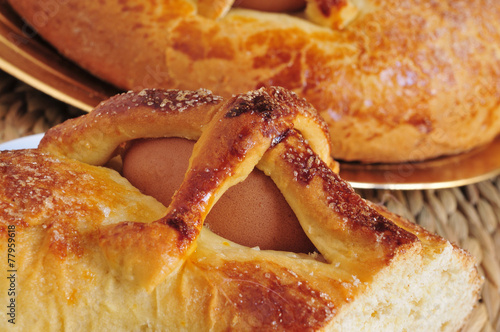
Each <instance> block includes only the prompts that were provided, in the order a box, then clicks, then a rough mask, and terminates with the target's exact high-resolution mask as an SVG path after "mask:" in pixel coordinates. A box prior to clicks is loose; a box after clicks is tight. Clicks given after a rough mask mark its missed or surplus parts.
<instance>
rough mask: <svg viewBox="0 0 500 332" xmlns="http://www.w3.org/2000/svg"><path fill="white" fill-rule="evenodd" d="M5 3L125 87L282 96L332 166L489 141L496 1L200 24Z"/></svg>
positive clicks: (150, 7)
mask: <svg viewBox="0 0 500 332" xmlns="http://www.w3.org/2000/svg"><path fill="white" fill-rule="evenodd" d="M11 3H12V6H13V7H14V8H15V9H16V10H17V11H18V12H20V13H21V15H23V16H24V18H25V19H26V20H27V21H28V22H30V23H31V24H32V25H33V26H34V27H35V29H37V30H38V31H39V32H40V33H41V34H42V36H43V37H44V38H46V39H47V40H48V41H49V42H50V43H51V44H53V45H55V46H56V47H57V49H58V50H59V51H60V52H61V53H63V54H64V55H66V56H68V57H69V58H71V59H73V60H74V61H76V62H77V63H78V64H80V65H81V66H83V67H84V68H86V69H88V70H90V71H91V72H92V73H94V74H96V75H97V76H99V77H101V78H103V79H105V80H107V81H110V82H112V83H113V84H115V85H117V86H119V87H122V88H125V89H132V88H133V89H141V88H143V87H161V88H179V89H198V88H200V87H204V88H208V89H211V90H212V91H214V92H215V93H217V94H220V95H222V96H224V97H228V96H231V95H232V94H234V93H241V92H245V91H248V90H251V89H255V88H258V87H261V86H270V85H282V86H284V87H286V88H288V89H292V90H294V91H295V92H297V93H298V94H299V95H300V96H302V97H305V98H307V99H308V100H309V101H310V102H311V103H312V104H313V105H314V106H315V107H316V108H317V109H318V110H319V111H320V112H321V115H322V116H323V117H324V118H325V119H326V120H327V122H328V125H329V127H330V129H331V133H332V135H331V136H332V142H333V155H334V157H335V158H338V159H345V160H362V161H368V162H399V161H408V160H422V159H427V158H432V157H436V156H440V155H443V154H453V153H459V152H462V151H466V150H469V149H471V148H474V147H477V146H480V145H483V144H485V143H487V142H489V141H491V140H492V139H493V138H494V137H495V136H496V135H497V134H498V133H499V131H500V117H499V115H498V114H499V94H500V92H499V91H500V86H499V83H498V82H500V74H499V70H498V62H499V61H500V56H499V52H498V48H497V46H496V45H498V43H499V40H500V38H499V35H498V33H497V31H499V30H500V23H499V22H500V3H498V2H493V1H492V2H489V3H488V4H485V3H484V2H482V1H480V0H474V1H468V0H461V1H453V0H447V1H439V2H437V3H434V4H433V5H432V6H430V5H427V4H426V3H424V2H419V1H415V0H405V1H403V2H401V1H397V0H391V1H380V0H372V1H359V0H357V1H332V2H328V5H327V6H326V7H325V2H324V1H320V0H318V1H310V4H309V6H308V9H307V10H306V14H307V15H309V18H308V19H304V18H302V17H301V15H295V16H291V15H284V14H275V13H273V14H269V13H262V12H257V11H251V10H242V9H231V10H229V11H228V12H227V14H224V10H217V13H216V14H214V15H212V14H207V15H205V14H203V13H204V10H203V4H204V3H203V2H201V3H200V4H199V8H198V7H196V5H195V4H194V2H192V1H188V0H169V1H163V2H162V5H161V6H159V5H158V4H156V3H155V2H153V1H146V2H144V1H137V0H127V1H118V0H107V1H100V2H99V3H98V4H97V3H95V6H94V5H92V4H90V3H87V2H82V1H77V0H71V1H64V2H58V3H57V8H55V9H54V8H52V7H51V6H43V5H42V4H41V3H39V2H37V1H33V0H16V1H11ZM221 4H222V5H223V6H222V8H225V9H227V7H228V5H229V4H228V3H227V2H225V3H223V2H222V1H221ZM337 5H338V6H339V8H337V7H335V6H337ZM218 8H219V7H218ZM346 8H347V9H346ZM332 9H335V10H334V11H332ZM197 10H198V12H197ZM329 10H330V13H329V15H327V16H324V15H325V14H326V13H327V12H328V11H329ZM200 11H201V12H200ZM344 11H345V12H344ZM343 13H344V14H343ZM346 13H347V14H346ZM207 16H209V17H217V19H216V20H214V19H211V18H208V17H207ZM339 20H340V21H339ZM311 21H319V22H322V24H328V25H330V24H333V25H334V26H336V28H326V27H319V26H317V25H315V24H313V23H311ZM337 28H340V30H339V29H337ZM144 50H147V51H146V52H145V51H144Z"/></svg>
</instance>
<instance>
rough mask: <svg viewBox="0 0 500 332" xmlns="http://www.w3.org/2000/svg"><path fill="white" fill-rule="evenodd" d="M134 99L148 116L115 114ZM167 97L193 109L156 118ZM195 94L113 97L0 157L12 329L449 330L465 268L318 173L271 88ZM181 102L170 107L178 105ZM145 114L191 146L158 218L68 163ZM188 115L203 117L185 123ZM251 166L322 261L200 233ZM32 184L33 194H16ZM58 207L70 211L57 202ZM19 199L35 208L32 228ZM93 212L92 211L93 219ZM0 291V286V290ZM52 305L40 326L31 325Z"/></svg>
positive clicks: (324, 136) (95, 173) (113, 181)
mask: <svg viewBox="0 0 500 332" xmlns="http://www.w3.org/2000/svg"><path fill="white" fill-rule="evenodd" d="M141 96H147V98H146V99H144V102H145V104H146V105H148V103H149V102H151V105H148V106H151V107H149V108H148V107H145V106H144V105H143V104H141V103H138V104H137V105H136V104H134V103H135V102H134V103H132V104H131V103H130V101H132V100H136V102H137V101H138V99H137V98H138V97H141ZM159 96H161V98H159ZM180 96H190V98H192V99H193V102H194V104H193V105H191V107H188V108H185V107H178V108H177V109H172V110H170V111H166V112H160V111H159V108H161V107H162V105H164V104H168V103H169V101H172V100H178V99H179V98H180ZM204 96H205V97H204V98H202V99H203V102H200V95H199V92H187V91H158V90H154V91H149V90H144V91H141V92H140V93H128V94H124V95H121V96H118V97H116V98H112V99H111V100H109V101H108V102H105V103H103V104H101V105H100V106H99V108H98V109H97V110H96V111H95V113H94V112H92V113H90V114H87V115H85V116H83V117H81V118H79V119H77V120H70V121H67V122H65V123H63V124H61V125H60V126H58V127H56V128H54V129H53V130H49V131H48V132H47V134H46V138H44V140H43V141H42V143H41V144H40V147H39V148H38V149H37V150H33V151H20V152H0V175H1V176H0V204H2V207H3V208H4V209H3V211H4V212H3V213H2V214H1V215H0V221H1V226H2V227H1V228H0V229H2V232H1V233H0V235H1V236H2V237H3V238H7V236H9V235H8V233H9V231H8V230H9V225H16V227H17V226H19V228H18V229H17V230H16V231H17V232H18V233H17V235H16V236H17V240H16V241H18V243H19V246H20V247H19V252H22V253H23V255H26V256H23V258H21V259H20V261H19V262H18V263H17V264H18V269H19V276H20V277H19V278H20V279H19V283H20V285H21V286H22V292H20V293H19V296H18V298H19V303H23V305H22V306H20V307H19V308H20V310H22V315H20V317H23V320H22V321H21V320H20V324H21V325H20V326H21V327H20V329H24V330H33V329H35V330H40V329H46V328H47V326H51V327H52V328H55V329H62V328H64V329H71V330H72V329H75V328H76V326H79V327H80V328H82V329H85V330H89V329H95V328H96V327H98V328H100V329H103V330H113V329H115V330H131V329H132V330H133V329H141V328H149V329H157V330H165V329H171V330H178V329H182V328H184V329H188V330H195V331H198V330H228V329H229V330H230V329H234V330H255V329H258V330H267V329H277V330H287V331H290V330H297V331H302V330H308V329H309V330H339V329H340V330H342V329H345V328H346V326H347V327H349V326H350V327H353V326H358V325H360V324H362V325H364V327H363V328H364V329H368V330H380V329H382V330H384V328H382V327H381V325H377V324H380V323H379V322H380V321H382V322H385V324H395V323H394V321H395V317H399V318H400V317H403V316H404V319H402V320H400V319H399V318H398V319H396V321H398V322H397V325H398V326H400V327H401V328H403V327H404V328H407V329H409V330H413V329H414V328H415V327H420V324H422V322H421V320H419V319H418V317H420V316H421V317H427V313H431V312H432V313H434V314H435V316H434V317H435V318H434V321H433V322H434V324H435V326H441V325H442V326H444V327H448V328H449V329H456V328H458V327H459V326H460V325H461V324H462V323H463V321H464V319H465V317H466V315H467V313H468V312H470V310H471V309H472V306H473V304H474V303H475V301H476V296H477V291H478V288H479V286H480V283H481V279H480V278H479V277H478V273H477V270H476V269H475V267H474V262H473V260H472V259H471V257H470V256H468V255H467V254H465V253H464V252H462V251H461V250H458V249H457V248H456V247H453V246H452V245H451V244H449V243H448V242H447V241H445V240H443V239H441V238H439V237H436V236H431V235H430V234H428V233H426V232H425V231H423V230H422V229H421V228H420V227H419V226H416V225H411V224H410V223H409V222H406V221H404V220H399V219H398V218H397V217H395V216H393V215H391V214H390V213H387V212H384V211H383V210H381V209H378V208H374V206H373V205H371V204H369V203H367V202H365V201H364V200H362V199H361V198H360V197H359V196H357V195H356V194H355V193H354V191H353V190H352V188H350V186H349V185H348V184H347V183H345V182H344V181H343V180H341V179H340V178H339V177H338V175H336V173H335V172H334V171H333V170H332V168H330V167H329V165H330V164H332V161H331V158H330V152H329V150H328V149H326V150H325V149H324V147H325V145H326V146H327V145H328V144H327V143H326V142H328V131H326V130H325V126H324V124H323V123H322V121H321V119H320V118H319V117H318V116H317V114H316V113H315V111H314V109H313V108H312V107H311V105H309V104H308V103H306V102H305V101H304V100H302V99H300V98H298V97H297V96H296V95H295V94H294V93H292V92H289V91H286V90H284V89H282V88H274V87H273V88H267V89H260V90H257V91H251V92H248V93H246V94H241V95H237V96H234V97H232V98H231V99H227V100H223V99H221V98H216V101H214V103H213V104H212V103H208V105H207V100H206V98H208V97H207V96H210V100H214V99H213V98H214V97H213V96H212V95H210V94H205V95H204ZM154 100H157V101H158V102H156V103H155V102H154ZM184 101H185V102H184V103H183V104H182V103H181V105H180V106H182V105H190V104H191V103H189V98H188V99H184ZM153 105H154V107H153ZM207 110H208V111H209V112H208V113H209V115H207V114H206V111H207ZM136 113H137V114H136ZM147 113H149V115H150V116H151V117H153V118H155V119H158V121H152V122H150V127H149V129H150V130H149V131H148V135H153V134H152V133H154V134H155V135H161V136H165V135H166V136H172V135H174V136H175V135H177V133H179V132H180V133H182V134H186V133H187V134H189V135H193V136H199V139H198V141H197V142H196V144H195V147H194V150H193V155H192V157H191V159H190V163H189V169H188V171H187V172H186V175H185V177H184V181H183V182H182V184H181V186H180V188H179V189H178V191H177V192H176V194H175V195H174V197H173V199H172V203H171V204H170V205H169V206H168V207H166V208H165V207H163V206H162V205H161V204H159V203H158V202H156V201H155V200H153V199H152V198H150V197H144V196H142V195H141V194H140V193H139V192H138V191H137V189H135V188H133V187H131V186H130V184H129V183H128V182H126V181H125V180H124V179H123V178H121V177H120V176H119V175H118V174H117V173H116V172H114V171H112V170H109V169H106V168H103V167H97V166H90V165H88V164H83V163H81V162H80V161H77V160H75V159H80V160H83V161H85V160H90V161H96V160H97V161H99V163H105V162H106V161H107V159H108V158H110V156H111V153H110V151H111V152H112V151H113V150H114V149H115V148H116V147H117V146H119V145H120V144H122V143H123V142H124V140H126V139H127V138H129V139H133V138H136V137H137V135H138V133H137V130H141V129H140V128H137V127H136V126H142V125H143V124H142V123H141V121H143V120H144V119H148V117H147V116H146V115H147ZM182 113H186V114H184V115H179V114H182ZM179 116H181V118H179ZM196 117H199V118H202V119H204V120H200V121H199V122H197V123H196V125H194V126H193V125H192V124H190V123H189V122H190V120H191V119H192V118H196ZM204 117H208V119H207V118H204ZM104 118H107V119H106V120H104ZM162 118H171V119H172V121H173V122H174V123H176V125H178V126H179V125H183V123H184V122H185V123H184V125H185V126H186V128H188V129H187V130H185V131H179V129H178V128H174V127H173V126H172V125H170V126H169V125H168V121H164V120H162ZM111 119H112V120H113V121H110V120H111ZM141 119H142V120H141ZM135 120H138V121H137V122H135ZM205 120H206V121H205ZM162 122H163V123H162ZM127 123H128V124H129V125H128V126H125V124H127ZM103 127H106V129H105V130H107V132H108V135H107V136H106V138H105V139H104V140H102V144H103V145H105V148H104V149H103V150H102V151H96V150H92V149H88V150H85V151H82V152H81V153H78V151H77V150H76V149H75V146H78V145H79V144H82V146H87V145H92V144H93V141H94V140H95V137H94V133H96V132H101V131H102V130H104V128H103ZM157 127H164V132H163V133H162V132H161V131H160V130H159V129H158V128H157ZM76 137H78V139H76ZM62 139H64V140H65V141H66V142H71V143H68V144H71V145H75V146H73V147H72V148H71V147H70V148H68V146H67V144H65V143H62ZM318 151H319V152H318ZM66 154H68V155H71V156H72V158H75V159H70V158H68V157H67V156H66ZM255 166H258V167H259V168H261V169H262V170H264V172H265V173H266V174H268V175H269V176H271V178H272V179H273V181H275V183H276V185H277V186H278V187H279V188H280V189H281V191H282V192H283V194H284V195H285V197H286V199H287V201H288V202H289V204H290V206H291V207H292V209H293V210H294V212H295V213H296V215H297V217H298V219H299V222H300V223H301V225H302V227H303V228H304V231H305V232H306V234H307V235H308V237H309V238H310V239H311V241H312V242H313V243H314V244H315V246H316V247H317V248H318V250H319V252H320V254H321V256H307V255H302V254H293V253H288V252H279V251H265V250H264V251H260V250H258V249H252V248H247V247H243V246H239V245H236V244H234V243H232V242H231V241H229V240H226V239H224V238H221V237H218V236H217V235H215V234H213V233H211V232H210V231H209V230H207V229H205V228H203V227H202V226H203V222H204V220H205V217H206V215H207V213H209V211H210V208H211V207H212V206H213V205H214V204H215V202H216V201H217V199H218V198H219V197H220V196H221V195H222V194H223V193H224V192H225V191H226V190H227V188H229V187H230V186H232V185H234V184H236V183H238V182H239V181H242V180H244V179H245V177H246V176H247V175H248V174H249V173H250V172H251V171H252V169H253V168H254V167H255ZM51 179H54V180H51ZM44 181H47V182H48V187H47V191H46V192H42V193H41V194H39V195H37V196H35V197H34V198H31V196H30V195H31V192H32V191H34V190H37V189H36V188H44V187H43V183H44ZM51 181H52V182H51ZM53 181H60V182H57V183H56V182H53ZM12 186H14V188H15V189H9V188H12ZM95 190H100V191H99V192H97V193H96V192H95ZM72 197H76V198H77V200H78V199H79V200H81V204H82V206H83V207H84V208H83V210H81V211H82V213H80V214H78V213H72V212H73V211H75V210H76V211H77V212H78V211H80V210H79V209H78V207H77V208H76V209H75V208H73V206H71V207H68V206H67V202H68V201H69V202H72V200H71V198H72ZM143 198H144V199H143ZM26 202H34V203H36V205H37V206H39V207H40V212H39V213H37V214H36V216H35V217H33V218H32V219H29V218H26V216H30V213H31V211H32V209H31V208H30V207H29V206H27V205H25V203H26ZM42 202H43V203H42ZM54 204H56V205H57V207H54ZM65 204H66V205H65ZM96 206H97V207H98V209H97V210H98V211H100V212H101V213H100V214H99V213H92V211H93V210H92V209H91V208H93V207H96ZM87 210H88V211H89V213H85V212H86V211H87ZM33 211H35V212H36V211H37V210H36V209H35V210H33ZM61 211H65V214H64V215H63V216H60V215H58V213H60V212H61ZM70 211H71V212H70ZM12 218H14V219H12ZM16 218H17V219H16ZM12 222H14V223H15V224H12ZM16 222H17V224H16ZM6 243H7V241H1V242H0V246H2V249H6V247H5V244H6ZM1 264H5V261H3V263H1ZM4 267H5V266H4ZM431 276H432V277H431ZM408 279H411V281H407V280H408ZM6 283H7V281H6V280H5V279H4V280H1V279H0V287H4V286H6ZM414 287H416V289H418V291H417V290H414V289H413V288H414ZM409 288H410V289H412V291H411V292H409V291H408V289H409ZM458 288H460V291H461V294H459V296H457V293H458V292H457V289H458ZM428 293H432V296H429V294H428ZM0 296H4V297H5V293H4V294H3V295H1V294H0ZM400 298H402V299H403V302H404V308H403V309H402V310H400V309H399V307H400V305H397V304H396V302H397V301H398V300H399V299H400ZM440 301H452V302H451V303H453V305H450V303H449V302H446V304H443V303H441V302H440ZM89 302H91V303H89ZM379 302H380V303H381V304H382V305H381V306H377V303H379ZM51 305H54V306H55V308H54V307H51V308H52V309H51V311H50V314H48V315H46V318H40V317H38V316H36V315H38V313H39V312H40V310H41V309H42V308H46V307H48V306H51ZM388 307H391V308H392V309H391V310H392V311H391V310H388V309H387V308H388ZM449 307H453V308H449ZM387 310H388V312H387V313H385V314H381V313H383V312H385V311H387ZM419 310H422V311H419ZM416 311H418V313H417V314H416V315H413V316H410V317H409V316H408V312H416ZM415 316H417V317H415ZM425 319H427V318H425ZM54 320H55V321H54ZM61 322H62V323H61ZM0 324H4V325H5V324H7V323H5V321H4V322H0ZM0 326H2V325H0ZM435 326H434V327H435ZM363 328H361V327H356V328H355V330H360V329H363Z"/></svg>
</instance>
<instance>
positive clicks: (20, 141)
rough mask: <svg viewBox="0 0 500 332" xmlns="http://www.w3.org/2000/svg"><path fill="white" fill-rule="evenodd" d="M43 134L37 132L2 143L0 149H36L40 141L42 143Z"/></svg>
mask: <svg viewBox="0 0 500 332" xmlns="http://www.w3.org/2000/svg"><path fill="white" fill-rule="evenodd" d="M43 135H44V134H36V135H31V136H26V137H21V138H17V139H15V140H12V141H8V142H5V143H2V144H0V150H19V149H35V148H37V147H38V143H40V140H41V139H42V137H43Z"/></svg>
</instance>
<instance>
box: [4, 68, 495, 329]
mask: <svg viewBox="0 0 500 332" xmlns="http://www.w3.org/2000/svg"><path fill="white" fill-rule="evenodd" d="M81 114H83V112H82V111H80V110H78V109H75V108H73V107H71V106H68V105H66V104H64V103H62V102H59V101H57V100H55V99H53V98H51V97H49V96H47V95H45V94H43V93H41V92H40V91H37V90H35V89H34V88H32V87H30V86H28V85H26V84H24V83H22V82H20V81H18V80H17V79H15V78H13V77H11V76H10V75H8V74H6V73H4V72H1V71H0V143H1V142H3V141H8V140H12V139H15V138H19V137H22V136H27V135H32V134H37V133H42V132H45V131H46V130H47V129H48V128H50V127H52V126H54V125H56V124H58V123H61V122H63V121H64V120H66V119H68V118H71V117H76V116H79V115H81ZM358 192H359V193H360V194H361V196H363V197H365V198H367V199H369V200H371V201H373V202H375V203H380V204H383V205H385V206H386V207H387V208H388V209H389V210H391V211H393V212H395V213H398V214H400V215H402V216H405V217H406V218H408V219H409V220H411V221H413V222H416V223H418V224H420V225H422V226H424V227H425V228H427V229H428V230H430V231H432V232H436V233H438V234H439V235H441V236H443V237H445V238H447V239H448V240H450V241H452V242H454V243H456V244H457V245H459V246H460V247H462V248H465V249H467V250H469V252H470V253H471V254H472V255H474V256H475V257H476V258H477V260H478V262H479V269H480V272H481V273H482V275H483V276H484V278H485V284H484V288H483V290H482V298H481V300H480V301H479V302H478V305H477V306H476V308H475V309H474V311H473V313H472V315H471V317H470V319H469V321H468V323H467V325H466V327H465V328H464V331H481V332H489V331H499V332H500V254H499V253H500V177H496V178H494V179H491V180H488V181H484V182H481V183H477V184H474V185H468V186H465V187H461V188H452V189H440V190H415V191H392V190H391V191H389V190H359V191H358Z"/></svg>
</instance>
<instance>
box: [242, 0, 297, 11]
mask: <svg viewBox="0 0 500 332" xmlns="http://www.w3.org/2000/svg"><path fill="white" fill-rule="evenodd" d="M234 6H235V7H242V8H249V9H255V10H261V11H266V12H280V13H286V12H294V11H298V10H302V9H304V7H305V6H306V1H305V0H236V1H235V2H234Z"/></svg>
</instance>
